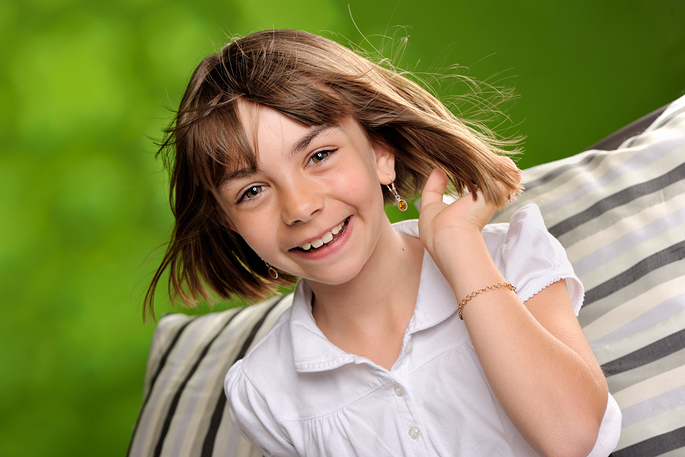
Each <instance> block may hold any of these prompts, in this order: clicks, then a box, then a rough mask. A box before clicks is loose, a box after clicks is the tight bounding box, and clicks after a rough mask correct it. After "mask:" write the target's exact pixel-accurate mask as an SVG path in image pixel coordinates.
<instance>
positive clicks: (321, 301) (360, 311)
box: [309, 222, 424, 368]
mask: <svg viewBox="0 0 685 457" xmlns="http://www.w3.org/2000/svg"><path fill="white" fill-rule="evenodd" d="M423 252H424V251H423V245H422V244H421V241H420V240H419V239H418V238H414V237H410V236H405V235H401V234H399V233H397V232H395V230H394V229H393V228H392V226H391V225H390V223H389V222H387V224H384V227H383V228H382V230H381V235H380V237H379V240H378V244H377V245H376V247H375V249H374V251H373V253H372V255H371V257H369V260H368V261H367V262H366V263H365V265H364V267H363V268H362V270H361V271H360V272H359V274H357V275H356V276H355V278H354V279H353V280H351V281H349V282H347V283H345V284H340V285H330V284H322V283H316V282H311V281H310V282H309V286H310V287H311V289H312V292H313V294H314V299H313V306H314V309H313V314H314V319H315V320H316V323H317V325H318V326H319V328H320V329H321V331H322V332H323V333H324V335H326V337H327V338H328V339H329V340H330V341H331V342H332V343H333V344H336V345H337V346H338V347H340V348H341V349H343V350H345V351H347V352H351V353H355V354H357V355H361V356H365V357H367V358H369V359H371V360H373V361H374V362H376V363H378V364H380V365H381V366H385V367H386V368H389V367H390V366H391V365H392V362H394V360H395V359H396V358H397V353H399V350H400V348H401V345H402V337H403V335H404V332H405V329H406V328H407V325H408V324H409V320H410V319H411V316H412V313H413V312H414V305H415V303H416V296H417V293H418V287H419V279H420V274H421V264H422V261H423Z"/></svg>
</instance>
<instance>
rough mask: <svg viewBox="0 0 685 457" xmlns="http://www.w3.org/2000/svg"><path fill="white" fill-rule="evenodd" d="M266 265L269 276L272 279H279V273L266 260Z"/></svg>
mask: <svg viewBox="0 0 685 457" xmlns="http://www.w3.org/2000/svg"><path fill="white" fill-rule="evenodd" d="M264 265H266V268H267V269H268V271H269V276H270V277H271V279H278V271H276V269H275V268H274V267H273V266H272V265H271V264H270V263H269V262H267V261H266V260H264Z"/></svg>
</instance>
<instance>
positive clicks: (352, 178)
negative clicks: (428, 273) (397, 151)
mask: <svg viewBox="0 0 685 457" xmlns="http://www.w3.org/2000/svg"><path fill="white" fill-rule="evenodd" d="M238 106H239V115H240V119H241V122H242V124H243V127H244V129H245V133H246V136H247V138H248V139H250V141H251V146H252V149H253V150H254V151H255V156H256V158H257V166H256V167H254V168H243V169H239V170H232V169H229V170H227V177H226V178H225V179H224V181H223V184H222V185H221V187H220V192H221V196H222V197H223V203H224V208H225V210H226V214H227V221H228V224H229V226H230V227H231V228H232V229H233V230H235V231H237V232H238V233H239V234H240V235H241V236H242V237H243V238H244V239H245V241H246V242H247V243H248V244H249V245H250V247H251V248H252V249H253V250H254V251H255V252H256V253H257V254H258V255H259V256H260V257H261V258H262V259H264V260H265V261H266V262H268V263H270V264H271V265H273V266H275V267H276V268H278V269H281V270H283V271H286V272H288V273H290V274H292V275H295V276H300V277H303V278H306V279H309V280H312V281H315V282H322V283H327V284H341V283H345V282H347V281H349V280H351V279H353V278H354V277H355V276H356V275H357V274H358V273H359V272H360V271H361V270H362V269H363V267H364V265H365V264H366V263H367V261H368V260H369V258H370V257H371V256H372V255H374V253H375V252H376V248H377V244H378V241H379V239H380V238H381V234H382V233H384V232H385V231H386V230H387V229H390V230H392V228H391V227H390V224H389V222H388V220H387V217H386V216H385V213H384V209H383V208H384V202H383V195H382V192H381V189H380V186H381V184H387V183H389V180H390V178H389V176H388V175H389V174H390V173H393V172H394V170H393V168H392V167H393V165H394V156H393V155H392V153H391V152H390V151H389V150H388V148H386V147H383V146H381V145H377V144H374V143H372V142H371V141H370V140H369V138H368V137H367V135H366V133H365V132H364V131H363V129H362V127H361V126H360V125H359V124H358V123H357V122H356V121H355V120H353V119H352V118H346V119H343V120H341V121H340V123H338V124H336V125H321V126H313V127H306V126H304V125H302V124H299V123H297V122H295V121H293V120H292V119H289V118H288V117H286V116H284V115H283V114H281V113H279V112H277V111H275V110H273V109H271V108H267V107H263V106H259V105H256V104H253V103H249V102H240V104H239V105H238ZM376 255H379V254H378V253H376Z"/></svg>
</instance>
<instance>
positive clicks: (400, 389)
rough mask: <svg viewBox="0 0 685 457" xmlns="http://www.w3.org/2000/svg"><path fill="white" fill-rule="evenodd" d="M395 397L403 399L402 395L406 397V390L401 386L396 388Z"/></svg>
mask: <svg viewBox="0 0 685 457" xmlns="http://www.w3.org/2000/svg"><path fill="white" fill-rule="evenodd" d="M395 395H397V396H398V397H401V396H402V395H404V389H403V388H402V387H400V386H395Z"/></svg>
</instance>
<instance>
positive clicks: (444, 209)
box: [419, 157, 520, 258]
mask: <svg viewBox="0 0 685 457" xmlns="http://www.w3.org/2000/svg"><path fill="white" fill-rule="evenodd" d="M500 160H501V161H502V167H505V168H507V169H508V171H510V172H511V173H517V174H519V179H520V172H519V171H518V169H517V168H516V165H515V164H514V162H513V161H512V160H511V159H509V158H508V157H500ZM447 182H448V181H447V175H446V174H445V172H444V171H442V170H440V169H435V170H433V172H432V173H431V175H430V177H429V178H428V180H427V181H426V185H425V186H424V188H423V193H422V194H421V212H420V216H419V236H420V238H421V241H422V243H423V245H424V247H425V248H426V249H427V250H428V252H429V253H430V254H431V255H432V256H433V257H434V258H435V255H434V254H437V253H439V252H440V251H441V249H440V246H442V245H443V243H450V244H454V243H455V242H458V241H459V237H460V236H463V235H465V234H466V233H474V232H477V233H480V231H481V230H482V229H483V227H485V224H487V223H488V221H489V220H490V219H491V218H492V216H493V215H494V214H495V212H496V211H497V207H496V206H495V205H494V204H492V203H487V202H486V201H485V198H483V195H482V194H481V192H478V193H477V194H476V199H475V201H474V199H473V196H472V195H464V196H463V197H461V198H460V199H458V200H457V201H455V202H454V203H452V204H450V205H447V204H446V203H443V201H442V198H443V195H444V193H445V191H446V189H447ZM500 186H501V188H502V192H506V191H507V190H506V189H505V187H504V184H502V183H500Z"/></svg>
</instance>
